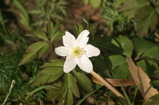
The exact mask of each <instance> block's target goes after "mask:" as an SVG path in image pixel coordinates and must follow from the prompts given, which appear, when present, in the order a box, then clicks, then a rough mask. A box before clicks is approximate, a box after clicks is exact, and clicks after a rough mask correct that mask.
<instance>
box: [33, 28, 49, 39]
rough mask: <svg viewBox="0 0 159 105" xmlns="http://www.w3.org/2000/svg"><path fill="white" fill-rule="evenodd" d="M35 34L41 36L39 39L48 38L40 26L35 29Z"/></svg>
mask: <svg viewBox="0 0 159 105" xmlns="http://www.w3.org/2000/svg"><path fill="white" fill-rule="evenodd" d="M36 36H37V37H39V38H41V39H44V40H46V41H48V38H47V36H46V34H45V33H44V32H43V31H42V29H40V28H37V29H36Z"/></svg>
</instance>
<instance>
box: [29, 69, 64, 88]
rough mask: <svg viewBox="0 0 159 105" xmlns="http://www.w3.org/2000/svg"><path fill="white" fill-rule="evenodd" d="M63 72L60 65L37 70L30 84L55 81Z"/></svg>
mask: <svg viewBox="0 0 159 105" xmlns="http://www.w3.org/2000/svg"><path fill="white" fill-rule="evenodd" d="M62 74H63V68H62V67H49V68H46V69H43V70H42V71H40V72H39V75H38V76H37V78H36V81H34V82H33V84H32V85H31V86H38V85H40V84H47V83H52V82H54V81H56V80H57V79H58V78H59V77H61V76H62Z"/></svg>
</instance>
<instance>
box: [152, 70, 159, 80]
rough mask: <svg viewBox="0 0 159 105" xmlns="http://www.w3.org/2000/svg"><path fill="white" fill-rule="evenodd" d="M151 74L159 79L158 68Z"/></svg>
mask: <svg viewBox="0 0 159 105" xmlns="http://www.w3.org/2000/svg"><path fill="white" fill-rule="evenodd" d="M152 76H153V77H154V78H157V79H159V69H158V70H156V71H155V72H154V74H153V75H152Z"/></svg>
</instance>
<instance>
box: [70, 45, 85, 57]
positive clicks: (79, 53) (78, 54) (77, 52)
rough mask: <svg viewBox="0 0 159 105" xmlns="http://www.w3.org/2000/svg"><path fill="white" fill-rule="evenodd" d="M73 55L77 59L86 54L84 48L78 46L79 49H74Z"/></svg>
mask: <svg viewBox="0 0 159 105" xmlns="http://www.w3.org/2000/svg"><path fill="white" fill-rule="evenodd" d="M71 53H72V55H73V56H74V57H75V58H79V57H81V56H82V55H83V54H84V50H83V48H80V47H78V46H77V47H75V48H73V49H72V52H71Z"/></svg>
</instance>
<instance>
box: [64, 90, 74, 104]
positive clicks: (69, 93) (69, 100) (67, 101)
mask: <svg viewBox="0 0 159 105" xmlns="http://www.w3.org/2000/svg"><path fill="white" fill-rule="evenodd" d="M64 105H73V95H72V91H71V89H69V88H68V91H67V95H66V99H65V102H64Z"/></svg>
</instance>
